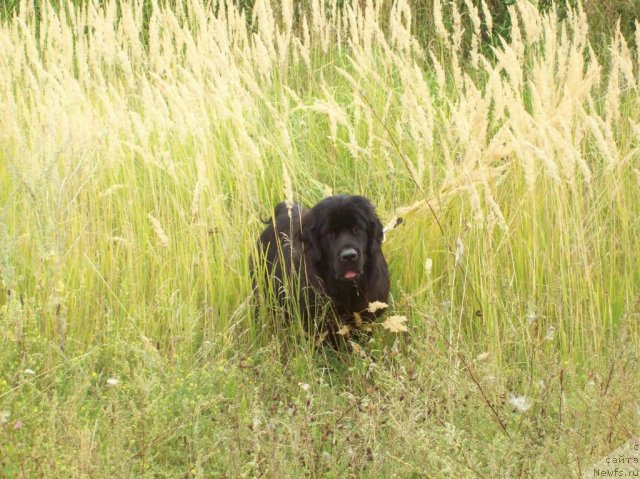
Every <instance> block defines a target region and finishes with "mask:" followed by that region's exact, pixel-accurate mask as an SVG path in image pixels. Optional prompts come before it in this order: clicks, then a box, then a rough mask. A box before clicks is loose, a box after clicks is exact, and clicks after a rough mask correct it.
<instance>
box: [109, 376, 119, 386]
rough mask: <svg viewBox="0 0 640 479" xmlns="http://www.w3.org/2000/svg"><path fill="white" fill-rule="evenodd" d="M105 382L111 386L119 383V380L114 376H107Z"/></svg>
mask: <svg viewBox="0 0 640 479" xmlns="http://www.w3.org/2000/svg"><path fill="white" fill-rule="evenodd" d="M107 384H108V385H109V386H111V387H112V388H114V387H116V386H117V385H118V384H120V381H119V380H118V379H116V378H109V379H107Z"/></svg>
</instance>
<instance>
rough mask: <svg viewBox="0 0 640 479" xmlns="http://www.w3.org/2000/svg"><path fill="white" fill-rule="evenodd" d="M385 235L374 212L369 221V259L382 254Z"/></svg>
mask: <svg viewBox="0 0 640 479" xmlns="http://www.w3.org/2000/svg"><path fill="white" fill-rule="evenodd" d="M383 236H384V233H383V231H382V223H381V222H380V220H379V219H378V217H377V216H376V214H375V213H374V212H373V211H372V212H371V217H370V219H369V231H368V237H369V243H368V250H369V251H368V253H369V257H373V256H375V255H378V254H382V248H381V246H382V239H383Z"/></svg>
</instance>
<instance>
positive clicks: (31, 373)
mask: <svg viewBox="0 0 640 479" xmlns="http://www.w3.org/2000/svg"><path fill="white" fill-rule="evenodd" d="M24 374H26V375H27V376H35V375H36V372H35V371H34V370H33V369H29V368H27V369H25V370H24Z"/></svg>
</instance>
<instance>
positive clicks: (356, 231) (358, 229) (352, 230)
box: [351, 226, 362, 235]
mask: <svg viewBox="0 0 640 479" xmlns="http://www.w3.org/2000/svg"><path fill="white" fill-rule="evenodd" d="M361 231H362V228H360V227H359V226H354V227H353V228H351V232H352V233H353V234H354V235H357V234H358V233H360V232H361Z"/></svg>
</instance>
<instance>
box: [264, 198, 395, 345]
mask: <svg viewBox="0 0 640 479" xmlns="http://www.w3.org/2000/svg"><path fill="white" fill-rule="evenodd" d="M382 238H383V232H382V224H381V223H380V220H379V219H378V217H377V216H376V213H375V211H374V209H373V206H372V205H371V203H370V202H369V200H368V199H367V198H364V197H362V196H349V195H339V196H331V197H329V198H326V199H324V200H322V201H320V202H319V203H318V204H316V205H315V206H314V207H313V208H311V209H310V210H305V209H303V208H301V207H300V206H298V205H295V204H294V205H293V206H292V207H291V209H290V210H288V208H287V206H286V204H285V203H280V204H278V205H277V206H276V208H275V212H274V217H273V219H272V221H269V222H268V226H267V227H266V228H265V230H264V231H263V232H262V234H261V235H260V242H259V245H258V246H259V250H260V253H261V254H263V255H264V258H265V266H266V271H265V273H266V274H265V276H266V278H264V279H263V281H266V283H265V284H267V285H268V284H269V283H270V284H271V286H272V287H273V291H275V292H276V295H277V298H278V299H277V300H278V303H279V304H280V306H281V307H283V308H284V310H285V311H286V312H287V316H288V317H289V318H290V317H292V314H291V311H290V309H291V308H292V307H298V308H299V310H300V317H302V318H303V321H304V323H305V324H304V325H305V327H306V329H307V330H310V329H313V330H315V331H319V332H326V333H328V334H329V339H330V341H331V342H334V343H335V341H336V340H337V338H336V336H335V333H336V332H337V330H338V328H339V327H340V324H345V323H346V324H354V321H355V316H354V313H359V315H360V318H361V319H362V320H363V321H365V322H366V321H371V320H373V319H374V318H375V317H377V316H379V315H380V314H382V312H383V309H380V310H377V311H375V312H373V313H371V312H369V311H367V307H368V305H369V303H371V302H374V301H381V302H383V303H386V302H387V300H388V296H389V272H388V270H387V263H386V261H385V258H384V256H383V254H382V250H381V243H382ZM255 273H256V272H255V271H254V272H253V274H254V275H255ZM285 278H286V279H285ZM256 280H257V281H260V278H256V277H255V276H254V284H255V281H256ZM292 288H293V289H297V291H291V289H292ZM291 298H295V299H294V301H291ZM327 306H328V307H329V308H330V310H331V311H330V312H329V314H323V312H325V311H326V307H327ZM323 318H327V319H328V321H327V322H324V323H323V322H322V321H323ZM336 320H337V321H336Z"/></svg>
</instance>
